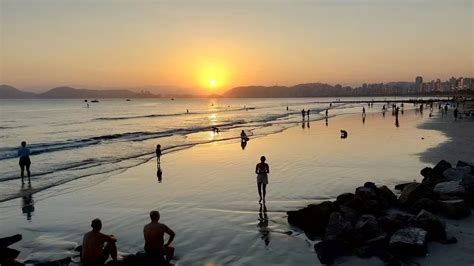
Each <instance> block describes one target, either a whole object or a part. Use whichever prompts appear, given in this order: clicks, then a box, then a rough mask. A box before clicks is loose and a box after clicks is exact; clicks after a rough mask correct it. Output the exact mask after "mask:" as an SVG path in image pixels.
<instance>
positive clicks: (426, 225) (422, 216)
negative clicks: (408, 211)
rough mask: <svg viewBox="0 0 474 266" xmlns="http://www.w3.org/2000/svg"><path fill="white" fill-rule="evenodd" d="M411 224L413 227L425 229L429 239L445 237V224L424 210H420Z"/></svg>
mask: <svg viewBox="0 0 474 266" xmlns="http://www.w3.org/2000/svg"><path fill="white" fill-rule="evenodd" d="M412 224H413V226H414V227H419V228H421V229H423V230H425V231H426V232H427V240H429V241H430V240H444V239H446V230H445V229H446V224H445V223H444V222H443V221H441V220H440V219H439V218H438V217H437V216H436V215H434V214H432V213H430V212H428V211H426V210H422V211H420V213H418V215H417V216H416V218H415V220H414V221H413V223H412Z"/></svg>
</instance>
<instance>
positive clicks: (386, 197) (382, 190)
mask: <svg viewBox="0 0 474 266" xmlns="http://www.w3.org/2000/svg"><path fill="white" fill-rule="evenodd" d="M377 196H378V197H379V198H380V200H381V201H382V202H383V204H384V205H385V207H386V208H389V207H391V206H393V205H396V203H397V196H396V195H395V194H394V193H393V192H392V190H391V189H389V188H388V187H387V186H381V187H379V188H378V189H377Z"/></svg>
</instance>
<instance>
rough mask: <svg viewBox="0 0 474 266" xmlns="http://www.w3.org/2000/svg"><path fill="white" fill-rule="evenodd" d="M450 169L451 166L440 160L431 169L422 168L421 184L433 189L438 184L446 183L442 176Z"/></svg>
mask: <svg viewBox="0 0 474 266" xmlns="http://www.w3.org/2000/svg"><path fill="white" fill-rule="evenodd" d="M450 168H451V164H450V163H448V162H446V161H444V160H442V161H440V162H439V163H438V164H437V165H436V166H435V167H434V168H433V169H431V170H430V168H424V169H423V170H421V174H422V176H423V177H424V178H423V181H421V183H422V184H425V185H427V186H429V187H434V186H436V184H438V183H440V182H444V181H447V180H446V178H445V177H444V176H443V172H444V171H446V170H447V169H450Z"/></svg>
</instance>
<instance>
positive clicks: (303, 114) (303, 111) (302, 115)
mask: <svg viewBox="0 0 474 266" xmlns="http://www.w3.org/2000/svg"><path fill="white" fill-rule="evenodd" d="M305 115H306V111H305V110H304V109H303V110H301V117H303V120H304V117H305Z"/></svg>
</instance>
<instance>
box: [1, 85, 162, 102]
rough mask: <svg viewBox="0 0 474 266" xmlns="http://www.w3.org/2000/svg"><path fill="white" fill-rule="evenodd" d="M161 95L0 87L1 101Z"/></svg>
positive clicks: (65, 88) (72, 89) (118, 91)
mask: <svg viewBox="0 0 474 266" xmlns="http://www.w3.org/2000/svg"><path fill="white" fill-rule="evenodd" d="M157 97H160V96H159V95H155V94H151V93H148V92H142V93H138V92H133V91H130V90H87V89H75V88H71V87H57V88H54V89H51V90H49V91H46V92H43V93H33V92H25V91H21V90H18V89H17V88H14V87H12V86H8V85H0V99H95V98H157Z"/></svg>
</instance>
